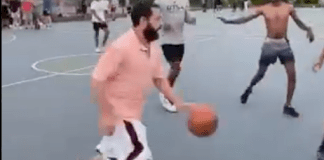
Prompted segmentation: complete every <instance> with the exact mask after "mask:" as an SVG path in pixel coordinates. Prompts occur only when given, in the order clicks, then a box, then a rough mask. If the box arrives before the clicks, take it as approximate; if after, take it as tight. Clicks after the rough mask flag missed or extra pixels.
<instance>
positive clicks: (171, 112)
mask: <svg viewBox="0 0 324 160" xmlns="http://www.w3.org/2000/svg"><path fill="white" fill-rule="evenodd" d="M163 108H164V110H165V111H167V112H169V113H178V111H170V110H168V109H166V108H165V107H163Z"/></svg>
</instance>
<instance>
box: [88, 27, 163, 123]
mask: <svg viewBox="0 0 324 160" xmlns="http://www.w3.org/2000/svg"><path fill="white" fill-rule="evenodd" d="M148 52H149V50H148V48H146V47H144V46H143V45H142V44H141V43H140V41H139V39H138V38H137V36H136V34H135V32H134V30H133V29H130V30H129V31H128V32H126V33H125V34H124V35H122V36H121V37H120V38H118V39H117V40H116V41H115V42H113V43H112V44H111V45H110V46H109V47H107V49H106V52H105V53H104V54H103V55H102V56H101V57H100V59H99V63H98V64H97V66H96V67H95V70H94V72H93V75H92V77H93V78H94V79H96V80H97V81H104V82H105V83H106V85H105V87H106V88H105V95H106V98H107V101H108V103H109V104H111V105H112V108H113V111H112V112H113V113H112V114H113V115H114V117H115V118H117V119H118V120H123V119H136V120H141V118H142V113H143V106H144V103H145V100H146V96H147V94H148V93H149V91H150V90H151V89H152V87H154V83H153V79H154V78H163V77H164V73H163V66H162V58H161V57H162V49H161V47H160V45H159V44H158V43H156V42H152V43H151V45H150V54H148Z"/></svg>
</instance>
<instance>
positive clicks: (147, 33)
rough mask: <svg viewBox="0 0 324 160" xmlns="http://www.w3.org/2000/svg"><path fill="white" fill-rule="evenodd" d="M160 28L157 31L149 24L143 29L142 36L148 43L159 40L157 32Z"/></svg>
mask: <svg viewBox="0 0 324 160" xmlns="http://www.w3.org/2000/svg"><path fill="white" fill-rule="evenodd" d="M160 28H161V27H159V28H158V29H154V28H153V26H152V25H151V23H149V24H148V25H147V27H146V28H145V29H144V31H143V34H144V37H145V39H146V40H147V41H148V42H152V41H154V40H157V39H159V33H158V30H159V29H160Z"/></svg>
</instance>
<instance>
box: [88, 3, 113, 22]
mask: <svg viewBox="0 0 324 160" xmlns="http://www.w3.org/2000/svg"><path fill="white" fill-rule="evenodd" d="M108 6H109V2H108V0H99V1H97V0H94V1H92V2H91V7H90V8H91V10H94V11H96V13H97V15H98V16H99V17H100V18H101V20H103V21H105V20H106V19H105V11H108ZM92 22H100V20H99V19H97V18H96V17H95V16H94V15H92Z"/></svg>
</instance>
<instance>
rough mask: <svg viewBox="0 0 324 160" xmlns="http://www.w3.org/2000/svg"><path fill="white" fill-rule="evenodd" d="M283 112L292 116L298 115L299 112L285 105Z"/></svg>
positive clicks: (296, 116)
mask: <svg viewBox="0 0 324 160" xmlns="http://www.w3.org/2000/svg"><path fill="white" fill-rule="evenodd" d="M283 113H284V114H286V115H288V116H291V117H294V118H298V117H299V113H298V112H296V111H295V109H294V108H293V107H291V106H287V105H285V107H284V111H283Z"/></svg>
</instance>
